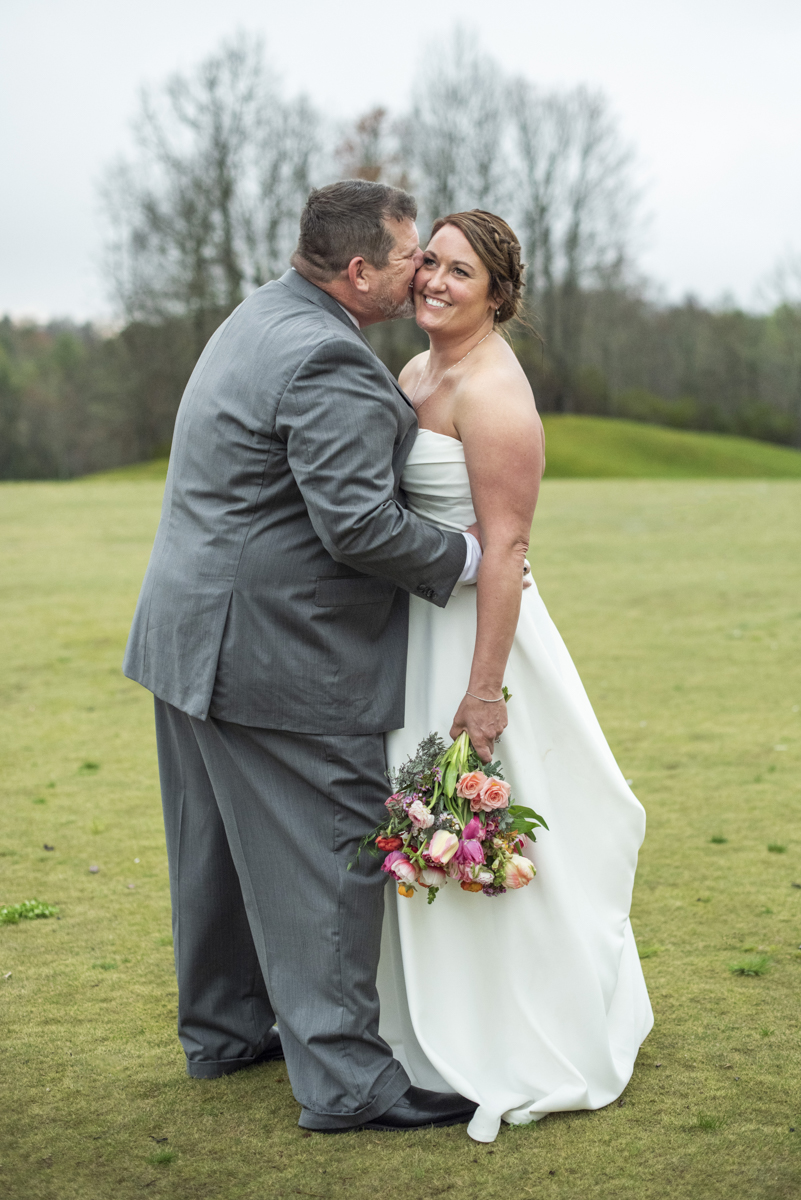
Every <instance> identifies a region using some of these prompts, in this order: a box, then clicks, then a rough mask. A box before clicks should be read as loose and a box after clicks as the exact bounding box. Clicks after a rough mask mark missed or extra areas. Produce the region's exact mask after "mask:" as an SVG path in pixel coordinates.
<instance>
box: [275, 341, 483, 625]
mask: <svg viewBox="0 0 801 1200" xmlns="http://www.w3.org/2000/svg"><path fill="white" fill-rule="evenodd" d="M396 405H397V400H396V398H395V395H394V394H393V392H392V389H391V388H390V386H389V384H388V381H387V380H386V378H385V377H384V375H383V372H382V371H381V369H380V367H379V365H378V363H377V362H376V360H375V358H374V356H373V355H372V353H371V351H370V350H368V349H367V348H366V347H363V346H362V345H361V344H359V343H358V342H355V341H353V339H350V338H344V337H343V338H332V339H331V340H328V341H326V342H323V343H322V344H321V345H320V346H318V347H316V348H315V350H314V351H313V352H312V353H311V354H310V355H309V356H308V357H307V358H306V359H305V360H304V362H303V363H302V364H301V366H300V367H299V368H298V370H297V372H296V373H295V375H294V377H293V379H292V380H291V382H290V383H289V385H288V387H287V389H286V391H285V392H284V395H283V397H282V398H281V402H280V404H279V406H278V413H277V420H276V432H277V434H278V435H279V436H280V437H281V438H282V439H283V440H284V441H285V443H286V447H287V457H288V462H289V467H290V470H291V471H292V474H293V476H294V477H295V480H296V482H297V485H298V487H299V488H300V491H301V494H302V495H303V499H304V501H305V503H306V507H307V508H308V511H309V516H310V518H311V522H312V525H313V526H314V530H315V532H316V534H317V536H318V537H319V538H320V541H321V542H322V543H323V545H324V546H325V548H326V550H327V551H328V553H329V554H330V555H331V557H332V558H333V559H335V560H336V561H337V562H341V563H345V564H347V565H348V566H351V567H353V568H354V569H356V570H358V571H362V572H364V573H365V574H367V575H378V576H381V577H382V578H385V579H391V580H392V581H393V582H394V583H396V584H398V585H399V586H400V587H402V588H405V589H406V590H407V591H409V592H413V593H414V594H415V595H418V596H422V597H423V598H424V599H426V600H430V601H431V602H432V603H433V604H436V605H438V606H439V607H444V605H445V604H446V603H447V601H448V598H449V596H450V594H451V592H452V590H453V587H454V585H455V584H456V581H457V580H458V578H459V576H460V574H461V572H462V568H463V567H464V564H465V559H466V555H467V546H466V543H465V539H464V537H463V536H462V534H461V533H452V532H449V531H446V530H442V529H438V528H436V526H434V525H429V524H428V523H427V522H426V521H423V520H421V519H420V518H419V517H416V516H414V514H413V513H410V512H407V511H406V509H404V508H402V507H401V505H400V504H398V502H397V501H396V500H395V498H394V494H395V479H394V475H393V470H392V456H393V451H394V448H395V443H396V439H397V435H398V416H397V408H396Z"/></svg>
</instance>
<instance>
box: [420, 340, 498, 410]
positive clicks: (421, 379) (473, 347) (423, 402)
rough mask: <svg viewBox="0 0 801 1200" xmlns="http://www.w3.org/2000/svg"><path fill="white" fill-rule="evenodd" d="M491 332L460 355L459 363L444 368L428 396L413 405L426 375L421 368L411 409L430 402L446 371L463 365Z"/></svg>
mask: <svg viewBox="0 0 801 1200" xmlns="http://www.w3.org/2000/svg"><path fill="white" fill-rule="evenodd" d="M493 332H494V330H493V329H490V331H489V333H485V334H484V336H483V338H481V339H480V340H479V341H477V342H476V344H475V346H471V347H470V349H469V350H468V351H467V354H463V355H462V357H461V358H460V359H459V362H455V363H452V364H451V366H449V367H446V368H445V370H444V371H443V372H442V374H441V375H440V377H439V379H438V380H437V382H436V383H435V384H434V386H433V387H432V389H431V391H430V392H429V393H428V395H427V396H426V397H425V398H424V399H423V400H421V401H420V403H419V404H417V405H415V402H414V401H415V397H416V396H417V392H418V390H419V388H420V384H421V383H422V382H423V376H424V375H425V373H426V369H425V367H423V369H422V371H421V372H420V378H419V379H418V380H417V383H416V385H415V389H414V391H413V392H412V408H415V409H418V408H422V407H423V405H424V404H425V402H426V400H430V399H431V397H432V396H433V395H434V392H435V391H436V390H437V388H438V387H439V385H440V384H441V383H442V381H443V379H444V378H445V376H446V375H447V374H448V371H452V370H453V368H454V367H458V366H459V363H463V362H464V360H465V359H466V358H467V355H468V354H472V353H473V351H474V350H476V349H477V348H478V347H479V346H480V345H481V343H482V342H486V340H487V338H488V337H489V335H490V333H493ZM426 365H428V364H426Z"/></svg>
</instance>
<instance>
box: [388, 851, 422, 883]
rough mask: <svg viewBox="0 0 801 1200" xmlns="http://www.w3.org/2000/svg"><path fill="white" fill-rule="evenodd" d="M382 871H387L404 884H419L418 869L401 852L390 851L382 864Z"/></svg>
mask: <svg viewBox="0 0 801 1200" xmlns="http://www.w3.org/2000/svg"><path fill="white" fill-rule="evenodd" d="M381 870H382V871H386V872H387V874H388V875H394V876H395V878H396V879H400V880H401V881H402V882H403V883H416V882H417V868H416V867H415V866H414V864H413V863H412V862H411V860H410V859H409V858H408V857H407V856H406V855H405V854H403V853H402V851H400V850H390V852H389V854H388V855H387V857H386V858H385V859H384V861H383V862H382V864H381Z"/></svg>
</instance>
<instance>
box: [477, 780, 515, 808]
mask: <svg viewBox="0 0 801 1200" xmlns="http://www.w3.org/2000/svg"><path fill="white" fill-rule="evenodd" d="M511 791H512V789H511V787H510V786H509V784H508V783H506V782H505V781H504V780H503V779H488V780H487V781H486V782H485V783H484V785H483V787H482V788H481V791H480V792H479V793H478V795H477V796H475V797H473V799H471V801H470V807H471V809H472V810H473V812H491V811H492V809H493V808H508V807H509V796H510V794H511Z"/></svg>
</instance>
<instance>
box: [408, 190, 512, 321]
mask: <svg viewBox="0 0 801 1200" xmlns="http://www.w3.org/2000/svg"><path fill="white" fill-rule="evenodd" d="M443 225H455V226H456V228H457V229H460V230H461V231H462V233H463V234H464V236H465V237H466V238H467V240H468V242H469V243H470V245H471V246H472V247H473V249H474V250H475V252H476V254H477V255H478V257H479V258H480V259H481V261H482V263H483V264H484V266H485V267H486V268H487V270H488V271H489V277H490V284H489V294H490V297H491V298H492V299H493V301H494V302H495V307H496V309H497V312H496V313H495V324H496V325H502V324H503V322H504V321H510V320H511V319H512V317H514V316H516V315H517V310H518V308H519V307H520V299H521V296H522V293H523V271H524V270H525V266H524V264H523V263H521V261H520V243H519V242H518V240H517V238H516V237H515V234H514V231H513V230H512V228H511V227H510V226H509V225H507V223H506V221H504V219H503V217H496V216H495V214H494V213H490V212H484V210H483V209H480V208H474V209H472V211H471V212H460V213H451V215H450V216H449V217H440V218H439V219H438V220H437V221H435V222H434V226H433V228H432V230H431V236H432V237H433V236H434V234H435V233H438V232H439V230H440V229H442V226H443Z"/></svg>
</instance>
